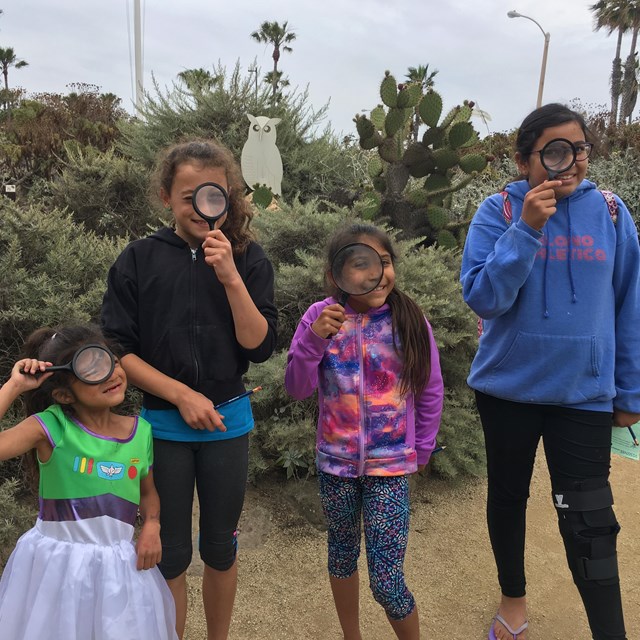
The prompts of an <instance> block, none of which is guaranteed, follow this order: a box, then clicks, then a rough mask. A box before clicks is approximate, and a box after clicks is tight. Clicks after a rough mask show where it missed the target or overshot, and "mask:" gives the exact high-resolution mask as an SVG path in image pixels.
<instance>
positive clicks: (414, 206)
mask: <svg viewBox="0 0 640 640" xmlns="http://www.w3.org/2000/svg"><path fill="white" fill-rule="evenodd" d="M380 99H381V101H382V104H379V105H377V106H376V107H374V108H373V109H372V110H371V112H370V114H369V117H367V116H366V115H357V116H356V117H355V118H354V122H355V124H356V130H357V132H358V136H359V138H360V146H361V147H362V148H363V149H366V150H369V151H371V152H372V155H371V158H370V160H369V165H368V174H369V177H370V178H371V180H372V183H373V187H374V189H375V192H377V193H378V194H380V195H379V196H378V197H379V198H380V205H379V207H377V208H376V209H375V211H376V212H377V213H378V215H383V216H385V217H387V218H389V219H390V222H391V223H392V224H394V225H396V226H398V227H400V228H401V229H403V230H404V231H405V232H406V234H407V235H410V234H412V232H415V231H416V230H420V232H421V233H424V231H425V229H426V235H427V240H426V242H427V243H428V244H438V245H440V246H443V247H449V248H452V247H456V246H460V245H461V244H462V243H463V242H464V237H465V235H466V224H468V222H463V223H461V222H460V221H459V220H455V219H454V217H453V215H452V214H451V210H450V207H451V203H452V198H453V194H454V193H456V192H457V191H459V190H460V189H462V188H463V187H464V186H466V185H467V184H469V182H471V181H472V180H473V179H474V178H475V177H476V176H477V175H478V174H479V173H481V172H482V171H484V170H485V168H486V166H487V158H486V157H485V156H483V155H480V154H478V153H473V152H471V151H467V150H468V149H469V148H470V147H472V146H473V145H474V144H475V143H476V142H477V141H478V133H477V131H476V130H475V129H474V127H473V125H472V124H471V122H470V118H471V113H472V109H473V102H470V101H465V102H464V103H463V104H461V105H456V106H455V107H453V108H452V109H451V110H450V111H449V112H448V113H447V114H446V115H445V116H444V117H442V114H443V100H442V97H441V96H440V94H438V93H437V92H436V91H434V90H433V89H428V90H427V91H426V93H425V92H424V90H423V87H422V85H421V84H419V83H416V82H411V83H407V84H401V85H398V84H397V82H396V79H395V78H394V76H393V75H391V73H390V72H389V71H386V72H385V76H384V78H383V79H382V82H381V83H380ZM415 117H417V118H419V124H422V125H426V130H425V131H424V134H423V136H422V139H421V140H420V141H414V140H413V139H412V118H415ZM416 131H417V129H416ZM376 151H377V153H375V152H376ZM410 178H413V179H414V180H413V181H410ZM417 180H421V181H422V184H421V185H420V184H419V183H416V182H415V181H417ZM405 190H406V193H405ZM373 210H374V209H372V208H369V211H373Z"/></svg>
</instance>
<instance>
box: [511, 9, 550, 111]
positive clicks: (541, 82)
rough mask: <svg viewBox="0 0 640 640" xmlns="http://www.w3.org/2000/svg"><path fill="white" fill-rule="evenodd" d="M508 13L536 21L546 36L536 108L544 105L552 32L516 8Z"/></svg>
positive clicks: (513, 16) (514, 16)
mask: <svg viewBox="0 0 640 640" xmlns="http://www.w3.org/2000/svg"><path fill="white" fill-rule="evenodd" d="M507 15H508V16H509V17H510V18H526V19H527V20H531V22H535V23H536V24H537V25H538V28H539V29H540V31H542V35H543V36H544V51H543V52H542V68H541V69H540V82H539V84H538V102H537V104H536V108H540V107H541V106H542V89H543V88H544V74H545V71H546V69H547V52H548V51H549V40H550V39H551V34H550V33H548V32H546V31H545V30H544V29H543V28H542V27H541V26H540V23H539V22H538V21H537V20H534V19H533V18H530V17H529V16H525V15H522V14H521V13H518V12H517V11H516V10H515V9H514V10H513V11H509V12H508V13H507Z"/></svg>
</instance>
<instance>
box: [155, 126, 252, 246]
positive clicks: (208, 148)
mask: <svg viewBox="0 0 640 640" xmlns="http://www.w3.org/2000/svg"><path fill="white" fill-rule="evenodd" d="M188 163H190V164H195V165H199V166H202V167H207V168H212V169H222V170H223V171H224V172H225V174H226V176H227V183H228V186H229V215H228V216H227V218H226V220H225V221H224V224H223V225H222V227H221V229H222V230H223V231H224V233H225V235H226V236H227V238H228V239H229V242H231V246H232V247H233V252H234V253H242V252H243V251H244V250H245V249H246V248H247V245H248V244H249V242H251V240H253V239H254V235H253V232H252V231H251V230H250V228H249V227H250V224H251V220H252V218H253V209H252V208H251V205H250V204H249V203H248V202H247V201H246V200H245V199H244V192H245V185H244V180H243V178H242V173H241V171H240V166H239V165H238V162H237V161H236V159H235V158H234V156H233V154H232V153H231V151H229V149H227V148H226V147H225V146H223V145H221V144H219V143H217V142H214V141H213V140H201V139H196V140H189V141H187V142H181V143H178V144H175V145H173V146H172V147H169V148H168V149H166V150H165V151H164V152H163V153H162V154H161V157H160V159H159V161H158V165H157V168H156V173H155V177H154V180H153V185H154V188H155V191H156V192H157V193H158V194H159V192H160V188H162V189H163V190H164V192H165V193H167V194H170V193H171V189H172V187H173V180H174V178H175V175H176V171H177V170H178V167H180V166H181V165H183V164H188Z"/></svg>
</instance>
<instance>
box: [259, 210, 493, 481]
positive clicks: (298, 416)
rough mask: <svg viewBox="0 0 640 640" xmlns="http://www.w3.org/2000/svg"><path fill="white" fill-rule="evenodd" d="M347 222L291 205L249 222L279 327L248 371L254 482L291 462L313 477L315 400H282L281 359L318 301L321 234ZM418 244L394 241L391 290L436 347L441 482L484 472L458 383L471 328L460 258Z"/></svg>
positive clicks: (345, 216) (462, 381)
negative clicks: (264, 355) (408, 299)
mask: <svg viewBox="0 0 640 640" xmlns="http://www.w3.org/2000/svg"><path fill="white" fill-rule="evenodd" d="M355 220H356V219H355V218H354V217H353V214H352V213H351V212H350V211H349V210H347V209H341V208H336V209H335V210H330V211H322V212H320V211H319V210H318V206H317V203H306V204H301V203H299V202H298V203H294V204H293V205H291V206H283V209H282V210H281V211H275V212H264V213H261V214H260V215H259V216H257V218H256V223H255V224H256V228H257V230H258V231H259V240H260V242H261V244H262V245H263V247H264V248H265V250H266V252H267V255H269V256H270V258H271V260H272V262H273V264H274V269H275V272H276V284H277V287H276V300H277V306H278V310H279V314H280V317H279V320H280V326H279V340H278V352H277V353H276V354H275V355H274V356H273V357H272V358H271V359H270V360H269V361H268V362H266V363H264V364H260V365H253V366H252V367H251V369H250V370H249V374H248V384H249V386H251V387H255V386H257V385H262V386H263V387H264V391H261V392H260V393H257V394H255V395H254V396H253V400H252V403H253V406H254V412H255V416H256V429H255V431H254V434H253V449H252V451H257V452H259V456H256V457H255V458H254V461H255V463H256V464H255V466H252V475H253V476H254V477H255V476H258V475H259V474H260V473H261V472H262V471H264V470H266V469H273V468H278V467H279V466H283V465H284V464H285V463H288V464H289V466H288V467H287V469H291V467H292V466H295V465H296V462H295V461H296V460H297V461H299V462H302V463H303V464H301V465H298V467H297V468H296V469H294V471H296V472H297V473H299V474H306V473H307V471H309V472H311V473H313V472H314V466H313V464H314V455H315V451H314V446H315V425H316V420H317V400H316V399H315V396H314V397H313V398H311V399H307V400H304V401H302V402H297V401H294V400H293V399H292V398H290V397H289V396H288V395H287V393H286V390H285V389H284V369H285V366H286V354H287V351H288V348H289V345H290V343H291V339H292V337H293V333H294V331H295V328H296V326H297V324H298V322H299V320H300V318H301V316H302V314H303V313H304V312H305V311H306V310H307V308H308V307H309V306H310V305H311V304H312V303H313V302H316V301H317V300H320V299H322V298H324V297H325V293H324V286H323V272H324V247H325V245H326V242H327V240H328V238H329V236H330V235H331V234H332V232H333V231H334V230H335V229H336V227H337V226H339V225H340V224H342V223H345V222H353V221H355ZM419 241H420V239H419V238H418V239H414V240H403V241H396V243H395V244H396V250H397V252H398V258H399V260H398V264H397V265H396V274H397V282H398V285H399V286H400V287H401V288H402V289H403V290H404V291H406V292H407V293H408V294H409V295H411V296H412V297H413V298H414V299H415V300H416V302H417V303H418V304H419V305H420V306H421V308H422V309H423V310H424V312H425V314H426V315H427V317H428V318H429V321H430V323H431V325H432V327H433V331H434V335H435V337H436V340H437V342H438V346H439V349H440V357H441V366H442V371H443V377H444V380H445V386H446V388H447V398H446V405H445V411H444V414H443V420H442V425H441V429H440V437H439V442H440V444H446V445H447V450H446V452H445V453H443V454H439V455H438V456H435V457H434V460H433V469H434V471H435V472H436V473H439V474H440V475H442V476H445V477H453V476H456V475H459V474H470V475H480V474H482V473H483V470H484V448H483V443H482V433H481V430H480V427H479V422H478V418H477V415H476V413H475V407H474V403H473V396H472V394H471V391H470V390H469V389H468V387H467V385H466V376H467V373H468V370H469V366H470V364H471V359H472V357H473V355H474V353H475V348H476V344H477V323H476V318H475V317H474V316H473V314H472V313H471V312H470V311H469V309H468V308H467V306H466V305H465V304H464V302H463V300H462V295H461V292H460V285H459V283H458V274H459V271H460V253H459V252H454V251H446V250H442V249H435V248H428V249H425V248H419V247H417V246H416V245H417V244H418V243H419ZM304 465H307V466H304ZM291 473H293V471H292V472H291Z"/></svg>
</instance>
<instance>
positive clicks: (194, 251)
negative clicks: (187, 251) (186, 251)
mask: <svg viewBox="0 0 640 640" xmlns="http://www.w3.org/2000/svg"><path fill="white" fill-rule="evenodd" d="M197 253H198V250H197V249H191V262H195V261H196V255H197Z"/></svg>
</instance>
